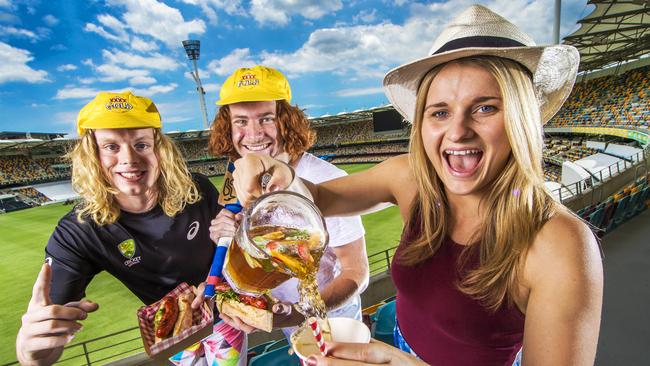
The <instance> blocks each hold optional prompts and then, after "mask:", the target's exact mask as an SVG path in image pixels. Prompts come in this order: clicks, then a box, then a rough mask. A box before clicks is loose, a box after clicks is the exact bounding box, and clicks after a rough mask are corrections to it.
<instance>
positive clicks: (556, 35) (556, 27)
mask: <svg viewBox="0 0 650 366" xmlns="http://www.w3.org/2000/svg"><path fill="white" fill-rule="evenodd" d="M554 10H555V11H554V12H553V14H554V15H555V16H554V17H553V44H560V20H561V19H562V0H555V9H554Z"/></svg>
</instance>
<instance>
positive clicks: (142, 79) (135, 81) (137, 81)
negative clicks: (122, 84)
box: [129, 76, 156, 85]
mask: <svg viewBox="0 0 650 366" xmlns="http://www.w3.org/2000/svg"><path fill="white" fill-rule="evenodd" d="M155 82H156V79H154V78H152V77H151V76H136V77H134V78H131V79H130V80H129V84H131V85H149V84H154V83H155Z"/></svg>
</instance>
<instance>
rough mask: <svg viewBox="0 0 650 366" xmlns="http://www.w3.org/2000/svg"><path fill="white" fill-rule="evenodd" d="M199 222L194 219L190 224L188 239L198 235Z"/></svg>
mask: <svg viewBox="0 0 650 366" xmlns="http://www.w3.org/2000/svg"><path fill="white" fill-rule="evenodd" d="M199 226H201V224H199V222H198V221H194V222H193V223H191V224H190V230H189V231H188V232H187V240H192V239H194V237H195V236H196V234H197V233H198V232H199Z"/></svg>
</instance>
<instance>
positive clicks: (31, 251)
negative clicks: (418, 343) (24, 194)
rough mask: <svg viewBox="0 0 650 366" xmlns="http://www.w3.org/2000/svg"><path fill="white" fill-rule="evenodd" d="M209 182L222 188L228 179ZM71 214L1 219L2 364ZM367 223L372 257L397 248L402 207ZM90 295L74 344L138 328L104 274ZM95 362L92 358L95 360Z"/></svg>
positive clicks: (129, 302)
mask: <svg viewBox="0 0 650 366" xmlns="http://www.w3.org/2000/svg"><path fill="white" fill-rule="evenodd" d="M370 166H372V164H349V165H341V166H340V167H341V168H343V169H345V170H346V171H347V172H349V173H353V172H357V171H361V170H365V169H368V168H369V167H370ZM210 180H211V181H212V182H213V183H214V184H215V186H217V187H218V188H220V187H221V183H222V181H223V177H214V178H211V179H210ZM70 209H71V206H63V205H62V204H55V205H49V206H43V207H38V208H33V209H28V210H22V211H17V212H12V213H9V214H3V215H0V279H2V280H1V281H0V293H2V294H3V295H4V296H0V345H2V347H0V364H4V363H8V362H11V361H15V359H16V358H15V350H14V346H13V345H14V342H15V338H16V333H17V331H18V329H19V328H20V317H21V315H22V314H23V313H24V312H25V309H26V307H27V302H28V301H29V298H30V297H31V290H32V285H33V283H34V280H35V278H36V274H37V273H38V271H39V270H40V267H41V264H42V263H43V258H44V251H43V248H44V247H45V243H47V239H48V238H49V236H50V234H51V233H52V230H53V229H54V227H55V226H56V224H57V222H58V220H59V218H60V217H62V216H63V215H64V214H65V213H66V212H68V211H69V210H70ZM363 223H364V226H365V228H366V244H367V250H368V253H369V254H373V253H377V252H380V251H383V250H384V249H387V248H389V247H392V246H395V245H396V244H397V241H398V239H399V235H400V232H401V230H402V223H401V220H400V218H399V211H398V209H397V207H391V208H389V209H386V210H383V211H381V212H377V213H374V214H371V215H367V216H364V217H363ZM86 293H87V295H88V298H89V299H91V300H93V301H95V302H97V303H99V304H100V309H99V310H98V311H97V312H95V313H93V314H90V315H89V319H88V321H85V322H84V329H83V331H81V332H79V333H78V334H77V336H76V337H75V339H74V340H73V341H72V344H74V343H78V342H80V341H84V340H88V339H92V338H96V337H99V336H103V335H106V334H110V333H114V332H117V331H120V330H123V329H126V328H129V327H134V326H136V325H137V320H136V315H135V312H136V310H137V309H138V308H139V307H140V306H141V305H142V303H141V302H140V300H138V299H137V298H136V297H135V296H134V295H132V294H131V293H130V292H129V291H128V290H127V289H126V287H124V285H122V283H120V282H119V281H117V280H116V279H114V278H113V277H112V276H111V275H109V274H107V273H106V272H102V273H100V274H99V275H98V276H96V277H95V279H93V281H92V282H91V283H90V286H89V287H88V289H87V291H86ZM128 336H129V337H130V338H139V333H138V332H137V331H135V332H130V333H129V334H128ZM101 346H102V345H101V344H96V345H95V347H101ZM136 346H140V341H139V340H136V341H135V342H128V343H127V344H125V345H123V346H122V348H121V349H122V350H123V351H127V350H129V349H132V348H134V347H136ZM80 352H81V350H80V349H79V348H77V349H71V350H70V351H69V352H68V351H66V353H65V354H64V355H63V358H65V357H70V356H71V355H74V354H78V353H80ZM138 352H140V351H138ZM125 355H128V353H127V354H125ZM125 355H123V356H120V358H121V357H124V356H125ZM63 358H62V359H63ZM96 360H97V358H93V359H92V360H91V361H93V362H96ZM107 361H108V360H107ZM80 363H82V362H81V361H80V360H79V359H76V360H71V361H70V362H68V363H67V364H70V365H77V364H80ZM100 363H101V362H100Z"/></svg>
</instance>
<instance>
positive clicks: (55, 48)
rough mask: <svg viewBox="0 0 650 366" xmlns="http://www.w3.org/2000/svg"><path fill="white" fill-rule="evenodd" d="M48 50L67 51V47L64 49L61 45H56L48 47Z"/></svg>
mask: <svg viewBox="0 0 650 366" xmlns="http://www.w3.org/2000/svg"><path fill="white" fill-rule="evenodd" d="M50 50H52V51H67V50H68V47H66V46H64V45H62V44H60V43H57V44H55V45H54V46H52V47H50Z"/></svg>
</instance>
